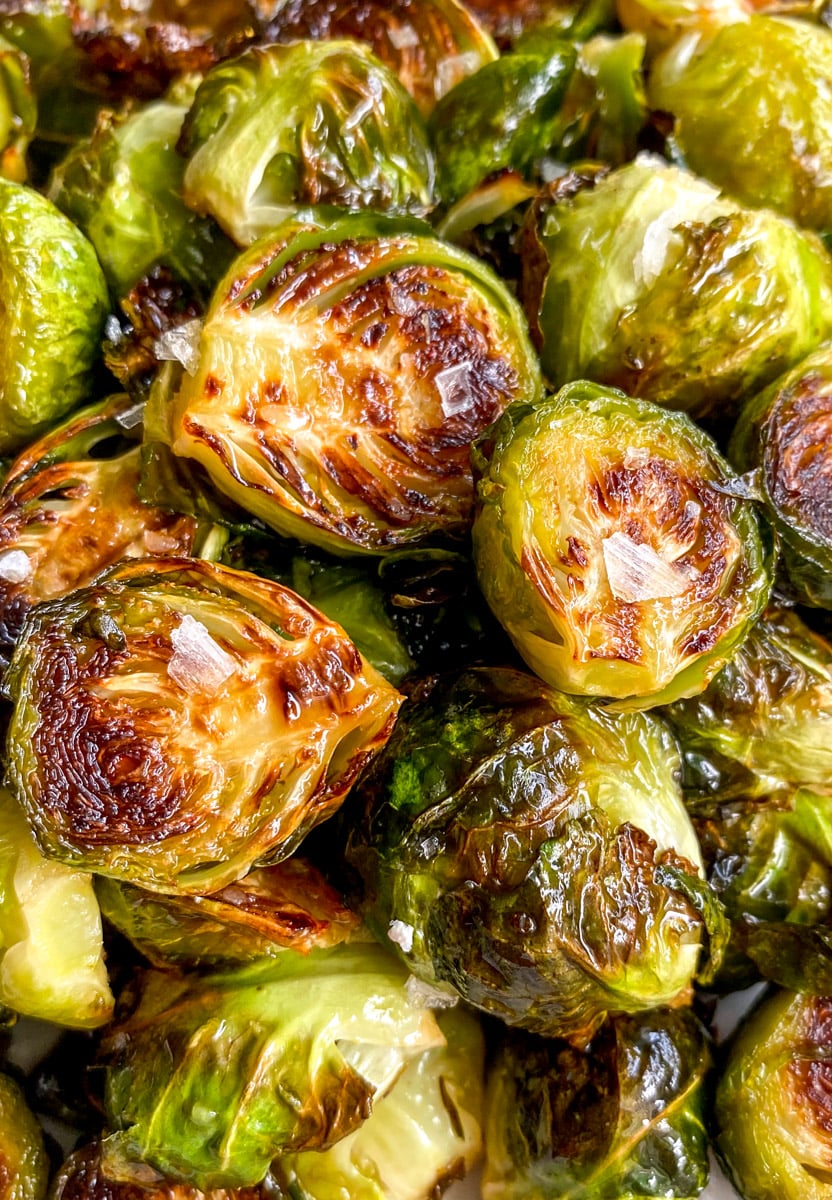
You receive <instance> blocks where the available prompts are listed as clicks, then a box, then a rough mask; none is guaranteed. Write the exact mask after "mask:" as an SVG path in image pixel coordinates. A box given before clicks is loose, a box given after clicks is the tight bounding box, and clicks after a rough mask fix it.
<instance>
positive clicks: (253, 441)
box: [146, 214, 540, 554]
mask: <svg viewBox="0 0 832 1200" xmlns="http://www.w3.org/2000/svg"><path fill="white" fill-rule="evenodd" d="M539 390H540V374H539V366H538V363H537V359H536V356H535V354H534V351H533V350H532V348H531V345H530V343H529V340H528V334H527V331H526V328H525V321H524V318H523V314H522V312H521V311H520V308H519V306H518V305H517V303H516V301H515V300H514V299H513V297H512V296H511V294H510V293H509V291H508V289H507V288H506V286H505V285H504V284H503V283H502V282H501V281H500V280H499V279H498V278H497V276H496V275H494V274H493V273H492V272H491V271H490V270H489V268H488V267H486V266H485V265H484V264H482V263H481V262H478V261H477V260H476V259H475V258H473V257H472V256H471V255H469V254H466V253H464V252H463V251H461V250H457V249H456V248H455V247H453V246H450V245H446V244H444V243H442V242H440V241H438V240H437V239H436V238H434V237H432V236H430V234H429V231H428V230H427V228H426V227H425V226H422V225H420V224H415V223H411V222H409V221H402V220H396V219H394V218H385V217H383V216H378V215H374V214H366V215H364V214H352V215H347V216H343V215H341V216H336V217H334V218H333V219H332V220H331V221H328V220H326V219H324V218H321V219H313V218H309V219H306V218H304V219H302V220H301V219H299V220H297V221H291V222H287V223H286V224H285V225H284V226H281V227H280V229H278V230H276V231H275V233H274V234H273V235H272V236H271V237H269V238H267V239H264V240H263V241H262V242H260V243H258V245H257V246H255V247H253V248H252V249H251V250H250V251H249V252H248V253H247V254H245V255H243V256H242V257H241V258H240V259H239V260H238V261H237V263H236V264H235V265H234V267H233V268H232V269H231V271H230V272H229V274H228V275H227V276H226V278H225V279H224V280H223V282H222V284H221V285H220V287H219V289H218V291H217V294H216V296H215V299H214V302H213V304H212V307H211V309H210V310H209V312H208V314H207V317H206V320H205V325H204V327H203V330H202V335H201V338H200V341H199V346H198V364H197V369H196V372H195V374H193V375H189V376H184V377H182V378H181V382H180V384H179V391H178V393H177V394H176V395H175V396H174V397H173V398H171V396H170V394H169V392H170V383H169V381H168V384H167V386H166V381H165V380H164V379H163V380H161V381H160V384H159V386H158V387H157V388H156V394H155V396H153V397H151V404H150V408H149V410H148V415H147V420H146V429H147V435H148V437H149V438H150V440H153V439H154V438H155V439H156V440H159V441H163V442H167V444H168V445H169V446H170V447H171V448H172V450H173V451H174V453H175V454H177V455H181V456H183V457H185V458H191V459H195V460H196V461H197V462H198V463H200V464H201V465H202V466H203V467H204V468H205V469H206V470H207V471H208V473H209V475H210V476H211V478H212V480H213V482H214V483H215V485H216V486H217V488H218V489H219V490H220V491H221V492H222V493H224V494H225V495H227V496H229V497H230V498H231V499H232V500H235V501H236V502H237V503H238V504H240V505H241V506H242V507H243V508H245V509H247V510H248V511H249V512H250V513H253V514H254V515H255V516H257V517H259V518H260V519H261V520H262V521H264V522H265V523H266V524H267V525H269V526H271V527H272V528H273V529H276V530H277V532H278V533H282V534H285V535H287V536H294V537H299V538H301V539H302V540H306V541H309V542H312V543H314V544H316V545H319V546H321V547H323V548H324V549H329V550H333V551H334V552H335V553H341V554H343V553H350V552H353V553H374V554H378V553H382V552H384V551H389V550H393V549H395V548H396V547H399V546H402V545H406V544H409V543H412V542H415V541H418V540H420V539H424V538H426V537H428V536H429V535H432V534H441V533H454V534H459V533H461V532H465V531H466V529H467V528H468V525H469V523H470V519H471V509H472V505H473V481H472V478H471V468H470V449H469V448H470V443H471V440H472V439H473V438H474V437H475V436H476V435H477V434H479V433H481V432H482V431H483V430H484V429H485V428H486V427H487V426H488V425H489V424H490V423H491V422H492V421H493V420H494V419H495V417H497V416H498V415H499V414H500V413H501V412H502V410H503V409H504V408H505V407H506V405H507V404H508V403H509V402H510V401H511V400H515V399H524V400H525V399H532V398H534V397H535V396H536V395H538V393H539Z"/></svg>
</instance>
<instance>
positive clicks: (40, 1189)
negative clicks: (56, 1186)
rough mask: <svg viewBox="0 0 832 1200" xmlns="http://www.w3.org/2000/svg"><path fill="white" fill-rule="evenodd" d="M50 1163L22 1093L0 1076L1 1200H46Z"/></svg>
mask: <svg viewBox="0 0 832 1200" xmlns="http://www.w3.org/2000/svg"><path fill="white" fill-rule="evenodd" d="M48 1181H49V1160H48V1158H47V1157H46V1150H45V1149H44V1145H43V1134H42V1133H41V1131H40V1126H39V1125H38V1123H37V1121H36V1120H35V1118H34V1117H33V1116H32V1114H31V1113H30V1112H29V1110H28V1108H27V1107H26V1101H25V1100H24V1098H23V1093H22V1092H21V1091H20V1088H19V1087H18V1086H17V1084H16V1083H15V1082H14V1081H13V1080H12V1079H9V1077H8V1076H7V1075H0V1200H43V1198H44V1196H45V1195H46V1185H47V1183H48Z"/></svg>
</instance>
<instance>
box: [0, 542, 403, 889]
mask: <svg viewBox="0 0 832 1200" xmlns="http://www.w3.org/2000/svg"><path fill="white" fill-rule="evenodd" d="M56 679H60V681H61V684H60V687H59V688H56V687H55V685H54V682H53V681H54V680H56ZM6 682H7V685H8V688H9V692H10V694H11V696H12V698H13V700H14V703H15V708H14V711H13V713H12V717H11V720H10V724H9V732H8V772H9V778H10V780H11V781H12V782H13V786H14V788H15V791H16V793H17V796H18V798H19V799H20V801H21V802H22V803H23V805H24V806H25V808H26V810H27V812H28V815H29V819H30V821H31V823H32V826H33V828H34V830H35V832H36V835H37V838H38V841H39V843H40V845H41V847H42V849H43V850H44V852H45V853H47V854H49V855H51V856H52V857H54V858H57V859H59V860H62V861H64V862H67V863H69V864H71V865H76V866H83V867H84V868H86V869H87V870H94V871H98V872H100V873H101V874H105V875H111V876H113V877H114V878H119V879H125V880H127V881H128V882H133V883H136V884H139V885H140V886H142V887H146V888H149V889H150V890H155V891H162V892H177V891H183V892H187V893H195V894H202V893H205V892H211V891H216V890H217V889H219V888H222V887H224V886H225V885H227V884H229V883H232V882H233V881H234V880H236V879H238V878H239V877H240V876H242V875H244V874H245V872H246V871H248V870H249V869H250V868H251V867H252V865H253V864H255V863H261V862H263V861H269V860H270V861H277V860H279V859H281V858H285V857H287V856H288V855H289V854H290V853H291V852H292V851H293V850H294V848H295V847H296V846H297V844H298V843H299V842H300V840H301V839H302V837H303V836H304V834H305V833H307V832H308V830H309V829H310V828H311V827H312V826H313V825H315V824H317V823H318V822H319V821H321V820H324V819H325V818H326V817H328V816H329V815H331V813H332V812H334V811H335V809H337V807H338V806H339V805H340V803H341V801H342V800H343V797H344V795H345V794H346V792H347V791H348V789H349V788H350V786H351V785H352V783H353V781H354V779H355V777H356V775H357V773H358V772H359V770H360V769H361V768H362V767H363V766H364V765H365V764H366V763H367V761H368V759H369V758H370V757H372V755H373V753H374V752H375V751H376V750H377V749H378V748H379V746H381V745H383V743H384V741H385V740H386V739H387V736H388V735H389V732H390V728H391V726H392V723H393V721H394V719H395V714H396V711H397V709H398V706H399V704H400V702H401V697H400V696H399V694H398V693H397V692H396V691H395V690H394V689H393V688H392V687H391V686H390V685H389V684H387V683H386V682H385V681H384V680H383V679H382V678H381V676H380V675H378V674H377V673H376V672H375V671H374V670H373V668H372V667H370V666H369V665H367V664H366V663H364V662H363V660H362V659H361V657H360V655H359V654H358V651H357V650H356V649H355V647H354V646H353V644H352V642H350V641H349V639H348V638H347V636H346V634H345V633H344V632H343V630H342V629H341V628H340V627H339V626H337V625H335V624H333V623H332V622H330V621H328V620H326V618H324V617H323V616H322V615H321V614H320V613H318V612H317V611H316V610H315V609H313V608H312V607H311V606H310V605H308V604H307V603H306V602H305V601H303V600H301V599H300V597H299V596H296V595H295V594H294V593H293V592H290V591H289V590H288V589H286V588H283V587H281V586H280V585H279V584H276V583H269V582H267V581H265V580H261V579H258V578H257V577H256V576H254V575H248V574H245V573H243V572H237V571H231V570H229V569H228V568H223V567H219V566H217V565H214V564H209V563H206V562H200V561H196V560H188V559H159V560H156V561H153V560H142V561H137V562H136V563H135V564H126V563H125V564H124V565H122V566H121V567H117V568H114V569H113V570H112V571H111V572H109V574H108V575H107V576H106V577H104V578H103V579H101V580H100V581H99V582H98V583H97V584H95V585H93V586H91V587H89V588H86V589H82V590H80V591H77V592H73V593H71V594H70V595H69V596H67V597H65V598H64V599H60V600H53V601H49V602H47V603H45V604H41V605H39V606H38V607H37V608H36V609H33V610H32V612H31V613H30V614H29V617H28V618H27V622H26V624H25V626H24V629H23V632H22V634H21V637H20V640H19V642H18V644H17V647H16V649H15V653H14V656H13V659H12V662H11V665H10V667H9V671H8V674H7V678H6ZM252 714H256V719H252Z"/></svg>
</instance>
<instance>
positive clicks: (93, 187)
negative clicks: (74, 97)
mask: <svg viewBox="0 0 832 1200" xmlns="http://www.w3.org/2000/svg"><path fill="white" fill-rule="evenodd" d="M187 111H188V109H187V105H186V104H178V103H173V102H171V101H167V100H157V101H155V102H154V103H152V104H148V105H146V106H144V107H143V108H138V109H135V110H134V111H133V112H131V113H129V114H128V115H126V116H122V117H118V116H116V115H115V114H112V113H104V114H103V115H102V117H101V119H100V120H99V123H98V125H97V127H96V129H95V131H94V133H93V134H92V136H91V137H90V138H89V139H88V140H86V141H84V142H81V143H80V144H79V145H78V146H76V147H75V148H74V149H73V150H72V151H71V152H70V153H69V155H67V157H66V158H65V159H64V160H63V161H62V162H61V164H60V165H59V166H58V168H57V169H56V171H55V172H54V173H53V176H52V180H51V183H50V188H49V195H50V198H51V199H52V200H53V201H54V203H55V204H56V205H57V206H58V208H59V209H60V210H61V212H64V213H66V215H67V216H68V217H70V218H71V219H72V220H73V221H74V222H75V223H76V224H77V225H78V226H79V228H80V229H82V230H83V231H84V233H85V234H86V236H87V237H88V238H89V239H90V241H91V242H92V244H93V246H94V247H95V250H96V253H97V254H98V258H99V260H100V262H101V265H102V267H103V268H104V272H105V274H106V275H107V279H108V281H109V283H110V286H111V287H112V288H113V291H114V293H115V294H116V295H117V296H123V295H124V294H125V293H127V292H128V291H129V289H130V288H132V287H133V286H134V285H135V284H136V283H137V282H138V281H139V280H140V279H142V278H143V277H144V276H145V275H147V274H148V272H149V271H150V270H151V269H152V268H154V267H156V266H159V265H164V266H167V267H170V268H171V270H172V271H173V273H174V275H175V276H176V277H177V278H178V279H181V280H183V281H184V282H185V283H187V284H189V285H190V286H191V287H192V288H194V289H195V290H196V291H198V292H200V293H209V292H210V291H211V289H212V287H213V285H214V284H216V282H217V280H218V279H219V278H220V276H221V275H222V274H223V272H224V271H225V270H226V268H227V267H228V265H229V263H230V262H231V259H232V257H233V252H234V251H233V247H232V245H231V244H230V243H228V242H226V239H225V238H224V237H223V235H222V234H221V233H220V231H219V229H217V227H216V225H215V224H214V222H213V221H209V220H206V219H205V218H203V217H198V216H197V215H196V214H195V213H193V212H191V210H190V209H189V208H186V207H185V203H184V201H183V200H182V197H181V190H182V177H183V174H184V169H185V164H184V162H183V160H182V158H181V156H180V155H179V154H177V153H176V149H175V146H176V139H177V138H178V136H179V132H180V129H181V126H182V121H183V118H184V116H185V113H186V112H187Z"/></svg>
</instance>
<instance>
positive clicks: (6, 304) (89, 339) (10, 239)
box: [0, 179, 108, 454]
mask: <svg viewBox="0 0 832 1200" xmlns="http://www.w3.org/2000/svg"><path fill="white" fill-rule="evenodd" d="M107 303H108V301H107V285H106V283H105V281H104V276H103V274H102V272H101V267H100V266H99V265H98V259H97V258H96V257H95V251H94V250H93V248H92V246H91V245H90V243H89V242H88V241H87V239H86V238H85V237H84V235H83V234H82V233H81V231H80V230H79V229H77V228H76V227H75V226H74V225H73V224H72V222H71V221H69V220H68V219H67V218H66V217H65V216H64V215H63V213H61V212H59V211H58V209H57V208H55V206H54V204H52V203H51V202H50V201H49V200H47V199H46V198H45V197H44V196H41V195H40V193H39V192H36V191H34V189H33V188H29V187H25V186H24V185H22V184H18V183H11V182H10V181H9V180H6V179H0V313H2V316H3V327H4V328H3V343H2V354H0V453H3V454H5V453H8V451H9V450H14V449H16V448H17V447H18V446H20V445H22V444H23V443H24V442H26V441H28V440H30V439H31V438H32V437H34V435H35V434H37V433H39V432H40V431H41V430H43V429H45V428H46V427H47V426H48V425H51V424H52V423H53V422H54V421H56V420H57V419H58V418H59V417H62V416H64V415H65V414H66V413H68V412H70V411H71V410H72V409H73V408H77V406H78V405H79V404H80V403H81V401H82V400H84V399H85V398H86V393H87V389H88V387H89V385H90V378H91V372H92V368H93V365H94V363H95V361H96V358H97V356H98V349H99V338H100V336H101V332H102V327H103V324H104V317H105V315H106V312H107Z"/></svg>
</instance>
